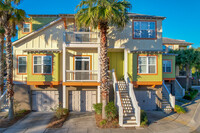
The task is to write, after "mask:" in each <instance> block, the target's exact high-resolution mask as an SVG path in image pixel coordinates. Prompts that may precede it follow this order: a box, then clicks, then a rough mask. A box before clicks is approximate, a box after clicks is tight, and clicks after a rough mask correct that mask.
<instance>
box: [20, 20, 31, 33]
mask: <svg viewBox="0 0 200 133" xmlns="http://www.w3.org/2000/svg"><path fill="white" fill-rule="evenodd" d="M24 24H29V25H30V31H29V32H24ZM31 32H32V23H31V22H24V23H23V27H22V33H23V34H28V33H31Z"/></svg>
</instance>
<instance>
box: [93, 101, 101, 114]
mask: <svg viewBox="0 0 200 133" xmlns="http://www.w3.org/2000/svg"><path fill="white" fill-rule="evenodd" d="M93 107H94V110H95V112H96V114H99V115H100V114H101V113H102V103H97V104H93Z"/></svg>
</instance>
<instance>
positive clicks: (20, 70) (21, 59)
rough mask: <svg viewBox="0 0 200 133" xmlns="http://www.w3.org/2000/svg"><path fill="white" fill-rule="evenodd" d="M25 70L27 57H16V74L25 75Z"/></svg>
mask: <svg viewBox="0 0 200 133" xmlns="http://www.w3.org/2000/svg"><path fill="white" fill-rule="evenodd" d="M26 68H27V57H26V56H18V74H26V73H27V72H26Z"/></svg>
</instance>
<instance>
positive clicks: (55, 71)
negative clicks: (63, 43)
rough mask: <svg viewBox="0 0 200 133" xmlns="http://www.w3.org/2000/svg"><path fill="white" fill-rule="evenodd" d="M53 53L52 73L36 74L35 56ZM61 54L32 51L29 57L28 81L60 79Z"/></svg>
mask: <svg viewBox="0 0 200 133" xmlns="http://www.w3.org/2000/svg"><path fill="white" fill-rule="evenodd" d="M34 55H52V74H51V75H49V74H48V75H47V74H34V73H33V56H34ZM59 68H60V54H59V53H33V54H32V53H31V54H28V58H27V76H28V78H27V81H60V69H59Z"/></svg>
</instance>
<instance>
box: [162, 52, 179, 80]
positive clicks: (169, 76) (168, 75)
mask: <svg viewBox="0 0 200 133" xmlns="http://www.w3.org/2000/svg"><path fill="white" fill-rule="evenodd" d="M163 60H171V61H172V72H171V73H164V72H163V79H175V77H176V67H175V66H176V62H175V56H167V55H164V56H163Z"/></svg>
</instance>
